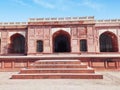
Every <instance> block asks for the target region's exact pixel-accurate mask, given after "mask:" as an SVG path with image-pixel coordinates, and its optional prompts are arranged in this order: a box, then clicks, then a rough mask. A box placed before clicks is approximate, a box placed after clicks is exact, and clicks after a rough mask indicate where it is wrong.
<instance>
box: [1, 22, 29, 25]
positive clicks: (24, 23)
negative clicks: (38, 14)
mask: <svg viewBox="0 0 120 90" xmlns="http://www.w3.org/2000/svg"><path fill="white" fill-rule="evenodd" d="M13 25H28V23H27V22H0V26H13Z"/></svg>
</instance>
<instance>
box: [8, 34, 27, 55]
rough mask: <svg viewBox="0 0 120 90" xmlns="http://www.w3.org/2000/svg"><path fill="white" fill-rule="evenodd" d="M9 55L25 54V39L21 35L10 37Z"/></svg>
mask: <svg viewBox="0 0 120 90" xmlns="http://www.w3.org/2000/svg"><path fill="white" fill-rule="evenodd" d="M10 42H11V43H10V46H9V53H15V54H17V53H18V54H19V53H21V54H22V53H23V54H24V53H25V37H24V36H23V35H21V34H18V33H16V34H14V35H12V36H11V37H10Z"/></svg>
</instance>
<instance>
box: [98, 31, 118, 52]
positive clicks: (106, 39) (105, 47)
mask: <svg viewBox="0 0 120 90" xmlns="http://www.w3.org/2000/svg"><path fill="white" fill-rule="evenodd" d="M99 43H100V52H118V39H117V36H116V35H115V34H114V33H112V32H109V31H107V32H104V33H102V34H101V35H100V37H99Z"/></svg>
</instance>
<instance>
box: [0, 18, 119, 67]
mask: <svg viewBox="0 0 120 90" xmlns="http://www.w3.org/2000/svg"><path fill="white" fill-rule="evenodd" d="M62 53H63V55H66V56H67V55H68V56H69V55H70V54H72V55H73V54H74V55H79V56H77V57H79V58H80V55H85V56H81V57H83V58H86V57H87V60H90V59H91V58H92V59H93V58H94V57H95V55H96V58H97V57H98V58H99V56H97V55H98V54H99V55H101V54H102V55H104V54H110V55H109V56H107V57H106V56H104V57H106V58H112V59H116V58H117V57H119V55H118V56H116V57H114V56H113V57H111V55H115V54H119V53H120V20H119V19H117V20H115V19H113V20H95V19H94V17H66V18H31V19H29V21H28V22H8V23H0V54H1V56H0V66H1V68H11V67H12V68H14V67H16V68H17V67H27V66H29V63H31V62H33V61H34V60H36V59H35V58H36V57H35V58H32V59H31V57H29V59H26V58H25V56H26V57H27V56H31V55H32V56H38V58H40V57H42V56H44V55H58V54H62ZM90 54H92V55H94V56H91V57H89V55H90ZM16 55H23V56H24V57H22V56H21V59H20V58H18V57H14V56H16ZM11 56H13V57H11ZM45 57H46V56H45ZM72 57H76V56H72ZM100 57H102V56H100ZM8 58H9V59H8ZM96 58H95V59H96ZM81 59H82V58H81ZM117 59H118V58H117Z"/></svg>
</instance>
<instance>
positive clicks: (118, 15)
mask: <svg viewBox="0 0 120 90" xmlns="http://www.w3.org/2000/svg"><path fill="white" fill-rule="evenodd" d="M76 16H79V17H81V16H94V17H95V19H120V0H0V22H13V21H14V22H26V21H27V20H28V18H43V17H76Z"/></svg>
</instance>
